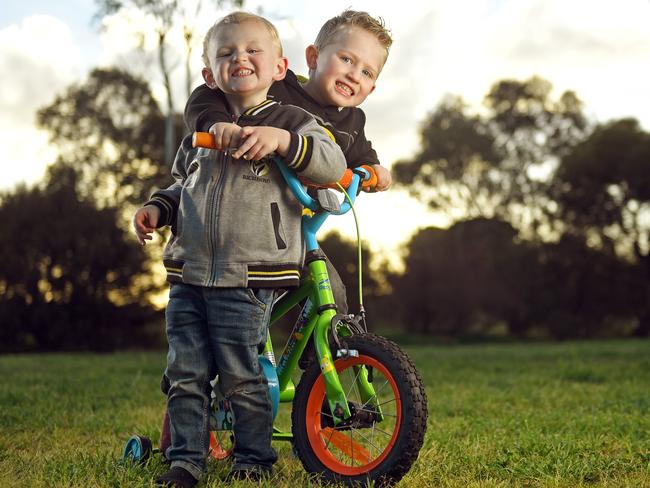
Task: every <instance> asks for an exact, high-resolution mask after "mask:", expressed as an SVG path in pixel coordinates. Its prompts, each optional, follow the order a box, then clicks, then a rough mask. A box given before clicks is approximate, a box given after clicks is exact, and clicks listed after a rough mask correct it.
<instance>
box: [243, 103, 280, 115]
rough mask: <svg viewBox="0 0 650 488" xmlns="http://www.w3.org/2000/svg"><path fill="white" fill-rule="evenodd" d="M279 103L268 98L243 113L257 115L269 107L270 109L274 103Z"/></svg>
mask: <svg viewBox="0 0 650 488" xmlns="http://www.w3.org/2000/svg"><path fill="white" fill-rule="evenodd" d="M277 104H278V102H275V101H273V100H268V99H267V100H264V101H263V102H262V103H260V104H259V105H255V106H254V107H251V108H249V109H248V110H246V111H245V112H244V113H243V114H242V115H246V116H247V117H256V116H257V115H260V114H261V113H262V112H265V111H267V110H268V109H270V108H271V107H272V106H273V105H277Z"/></svg>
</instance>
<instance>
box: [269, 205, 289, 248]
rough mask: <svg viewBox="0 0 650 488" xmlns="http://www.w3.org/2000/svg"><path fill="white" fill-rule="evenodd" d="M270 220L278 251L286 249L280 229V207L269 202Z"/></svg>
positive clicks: (284, 239)
mask: <svg viewBox="0 0 650 488" xmlns="http://www.w3.org/2000/svg"><path fill="white" fill-rule="evenodd" d="M271 220H272V222H273V233H274V234H275V243H276V245H277V246H278V249H286V248H287V238H286V235H285V233H284V228H283V227H282V215H281V214H280V207H279V206H278V204H277V203H276V202H271Z"/></svg>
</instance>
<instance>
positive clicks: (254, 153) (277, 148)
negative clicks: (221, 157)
mask: <svg viewBox="0 0 650 488" xmlns="http://www.w3.org/2000/svg"><path fill="white" fill-rule="evenodd" d="M240 135H241V145H240V146H239V148H238V149H237V150H236V151H235V152H233V154H232V155H233V157H234V158H236V159H239V158H241V157H243V158H244V159H247V160H253V161H259V160H260V159H262V158H264V157H266V156H268V155H269V154H271V153H278V154H279V155H280V156H286V155H287V151H288V150H289V145H290V143H291V136H290V135H289V132H288V131H286V130H284V129H278V128H277V127H269V126H259V125H258V126H246V127H243V128H242V129H241V133H240Z"/></svg>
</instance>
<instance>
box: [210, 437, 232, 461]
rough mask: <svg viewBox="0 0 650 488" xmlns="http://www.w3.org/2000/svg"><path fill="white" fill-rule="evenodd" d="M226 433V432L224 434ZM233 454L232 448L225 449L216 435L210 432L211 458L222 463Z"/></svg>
mask: <svg viewBox="0 0 650 488" xmlns="http://www.w3.org/2000/svg"><path fill="white" fill-rule="evenodd" d="M224 433H225V432H224ZM231 454H232V447H231V448H230V449H224V448H223V446H222V445H221V442H219V439H218V438H217V436H216V434H215V433H214V432H210V457H211V458H213V459H216V460H217V461H222V460H224V459H226V458H227V457H228V456H230V455H231Z"/></svg>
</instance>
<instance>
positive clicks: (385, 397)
mask: <svg viewBox="0 0 650 488" xmlns="http://www.w3.org/2000/svg"><path fill="white" fill-rule="evenodd" d="M345 341H346V342H347V346H348V349H349V350H353V351H357V352H358V355H356V354H355V355H352V354H350V355H349V356H348V357H347V358H339V359H336V360H335V361H334V366H335V367H336V371H337V372H338V375H339V379H340V381H341V385H342V387H343V391H344V392H345V394H346V395H347V399H348V406H349V408H350V411H351V412H352V417H351V418H350V419H347V420H345V421H344V422H341V423H340V424H338V425H334V422H333V421H332V419H333V416H332V414H331V413H330V409H329V404H328V402H327V398H326V394H325V381H324V380H323V376H322V375H321V372H320V368H319V365H318V364H312V365H311V366H310V367H309V368H308V369H307V371H305V373H304V375H303V376H302V378H301V380H300V383H299V384H298V387H297V388H296V394H295V397H294V401H293V411H292V414H291V424H292V431H293V437H294V446H295V450H296V452H297V454H298V457H299V458H300V461H301V462H302V464H303V466H304V468H305V469H306V470H307V471H308V472H310V473H318V474H321V475H322V476H324V477H325V478H327V479H329V480H331V481H334V482H338V483H345V484H350V485H353V484H359V483H361V484H364V485H365V484H370V482H374V484H375V486H389V485H392V484H394V483H396V482H397V481H399V480H400V479H402V477H403V476H404V475H405V474H406V473H407V472H408V470H409V469H410V468H411V466H412V464H413V462H414V461H415V459H416V458H417V456H418V453H419V451H420V448H421V447H422V442H423V440H424V433H425V430H426V422H427V400H426V394H425V391H424V385H423V383H422V379H421V377H420V374H419V373H418V371H417V369H416V368H415V366H414V365H413V363H412V361H411V360H410V358H409V357H408V356H407V355H406V353H404V352H403V351H402V350H401V349H400V348H399V346H397V344H395V343H393V342H391V341H389V340H387V339H385V338H383V337H379V336H375V335H373V334H361V335H355V336H352V337H346V338H345ZM364 383H365V387H364ZM368 385H370V391H373V390H374V394H372V395H369V394H368V391H369V389H368ZM364 391H365V392H366V393H365V394H364V393H363V392H364Z"/></svg>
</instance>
